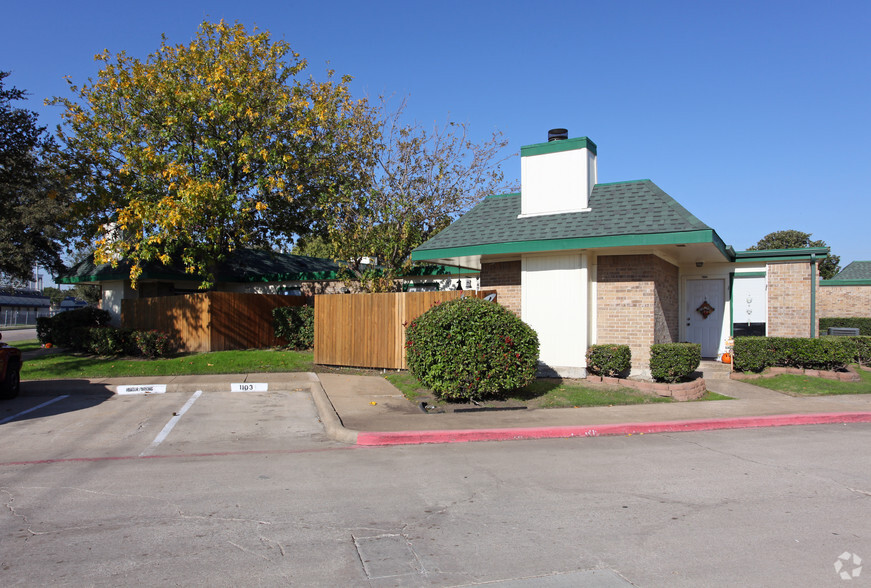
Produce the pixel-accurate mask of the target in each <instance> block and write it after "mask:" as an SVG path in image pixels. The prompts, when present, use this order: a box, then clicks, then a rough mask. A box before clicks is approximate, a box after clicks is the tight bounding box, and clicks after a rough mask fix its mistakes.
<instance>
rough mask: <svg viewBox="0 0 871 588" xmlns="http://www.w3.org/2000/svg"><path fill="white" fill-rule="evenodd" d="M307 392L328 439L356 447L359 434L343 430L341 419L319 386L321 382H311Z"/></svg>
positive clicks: (350, 430) (351, 430) (322, 388)
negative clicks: (309, 393) (309, 392)
mask: <svg viewBox="0 0 871 588" xmlns="http://www.w3.org/2000/svg"><path fill="white" fill-rule="evenodd" d="M309 390H310V391H311V395H312V399H313V400H314V401H315V407H317V409H318V416H320V417H321V422H322V423H323V425H324V430H326V432H327V435H328V436H329V437H330V439H333V440H334V441H339V442H341V443H351V444H353V445H358V444H359V443H358V437H359V434H360V433H359V432H358V431H355V430H353V429H346V428H345V426H344V425H343V424H342V419H340V418H339V413H338V412H336V408H335V407H334V406H333V403H332V402H331V401H330V397H329V396H327V393H326V391H325V390H324V387H323V386H322V385H321V381H320V380H319V379H318V380H317V381H316V382H311V383H310V384H309Z"/></svg>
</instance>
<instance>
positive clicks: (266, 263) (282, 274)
mask: <svg viewBox="0 0 871 588" xmlns="http://www.w3.org/2000/svg"><path fill="white" fill-rule="evenodd" d="M338 271H339V265H338V264H337V263H336V262H334V261H332V260H330V259H321V258H319V257H305V256H302V255H290V254H287V253H276V252H273V251H262V250H255V249H241V250H237V251H234V252H233V253H231V254H230V256H229V257H228V259H227V260H226V261H224V262H222V263H221V264H220V265H219V266H218V271H217V276H216V278H217V281H218V282H280V281H303V280H329V279H335V278H336V272H338ZM129 276H130V262H127V261H121V262H120V263H119V264H118V265H117V266H116V267H112V265H111V264H108V263H104V264H101V265H95V264H94V262H93V260H92V259H86V260H84V261H81V262H79V263H77V264H75V265H74V266H72V267H71V268H70V269H69V270H67V271H66V272H63V273H61V275H60V276H58V278H57V282H58V283H60V284H75V283H79V282H106V281H111V280H124V279H127V278H128V277H129ZM139 279H140V280H188V281H200V278H197V277H195V276H192V275H190V274H185V273H184V272H183V271H181V270H180V269H178V268H174V267H167V266H165V265H163V264H158V263H147V264H145V267H144V268H143V271H142V275H141V276H140V278H139Z"/></svg>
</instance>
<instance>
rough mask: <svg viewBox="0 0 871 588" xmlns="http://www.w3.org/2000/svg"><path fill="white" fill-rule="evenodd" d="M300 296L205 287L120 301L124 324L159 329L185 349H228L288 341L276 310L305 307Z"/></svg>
mask: <svg viewBox="0 0 871 588" xmlns="http://www.w3.org/2000/svg"><path fill="white" fill-rule="evenodd" d="M305 302H306V299H305V298H304V297H302V296H279V295H274V294H243V293H236V292H204V293H202V294H186V295H183V296H162V297H157V298H142V299H140V300H122V301H121V326H122V327H129V328H132V329H140V330H151V329H154V330H156V331H161V332H163V333H167V334H169V335H170V336H172V337H173V338H174V340H175V341H176V342H177V343H178V345H179V349H180V350H182V351H226V350H229V349H252V348H261V347H274V346H277V345H284V344H285V343H286V341H284V340H282V339H278V338H276V337H275V329H274V328H273V326H272V309H273V308H277V307H279V306H303V305H304V304H305Z"/></svg>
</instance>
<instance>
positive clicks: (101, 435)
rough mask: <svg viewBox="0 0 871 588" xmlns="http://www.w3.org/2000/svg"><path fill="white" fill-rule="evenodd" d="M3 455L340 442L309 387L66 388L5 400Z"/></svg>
mask: <svg viewBox="0 0 871 588" xmlns="http://www.w3.org/2000/svg"><path fill="white" fill-rule="evenodd" d="M0 444H2V447H3V457H2V458H0V462H3V463H7V464H8V463H12V462H32V461H44V460H67V459H94V458H137V457H149V456H160V455H172V456H179V455H186V454H191V455H202V454H218V453H227V452H231V453H235V452H267V451H289V450H301V449H310V448H316V447H320V446H328V445H332V444H334V442H333V441H331V440H329V439H328V438H327V436H326V435H325V434H324V429H323V426H322V424H321V422H320V420H319V418H318V414H317V410H316V409H315V405H314V403H313V402H312V399H311V394H310V393H309V392H308V391H307V390H297V391H286V390H276V391H266V392H230V391H226V392H216V391H213V390H209V391H200V390H197V391H194V392H189V391H185V392H168V393H163V394H131V395H117V394H114V393H113V392H111V391H109V390H105V391H104V392H94V391H89V392H84V393H83V392H81V391H75V390H71V391H64V390H63V389H58V391H57V392H56V393H52V394H39V395H31V394H24V395H22V396H21V397H19V398H16V399H13V400H6V401H2V402H0Z"/></svg>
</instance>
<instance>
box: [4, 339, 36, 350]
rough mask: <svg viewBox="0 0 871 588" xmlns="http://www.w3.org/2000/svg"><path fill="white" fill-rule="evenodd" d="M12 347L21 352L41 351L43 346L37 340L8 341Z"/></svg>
mask: <svg viewBox="0 0 871 588" xmlns="http://www.w3.org/2000/svg"><path fill="white" fill-rule="evenodd" d="M6 343H8V344H9V346H10V347H17V348H18V349H20V350H21V351H34V350H36V349H41V348H42V345H40V343H39V341H37V340H36V339H30V340H28V341H6Z"/></svg>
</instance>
